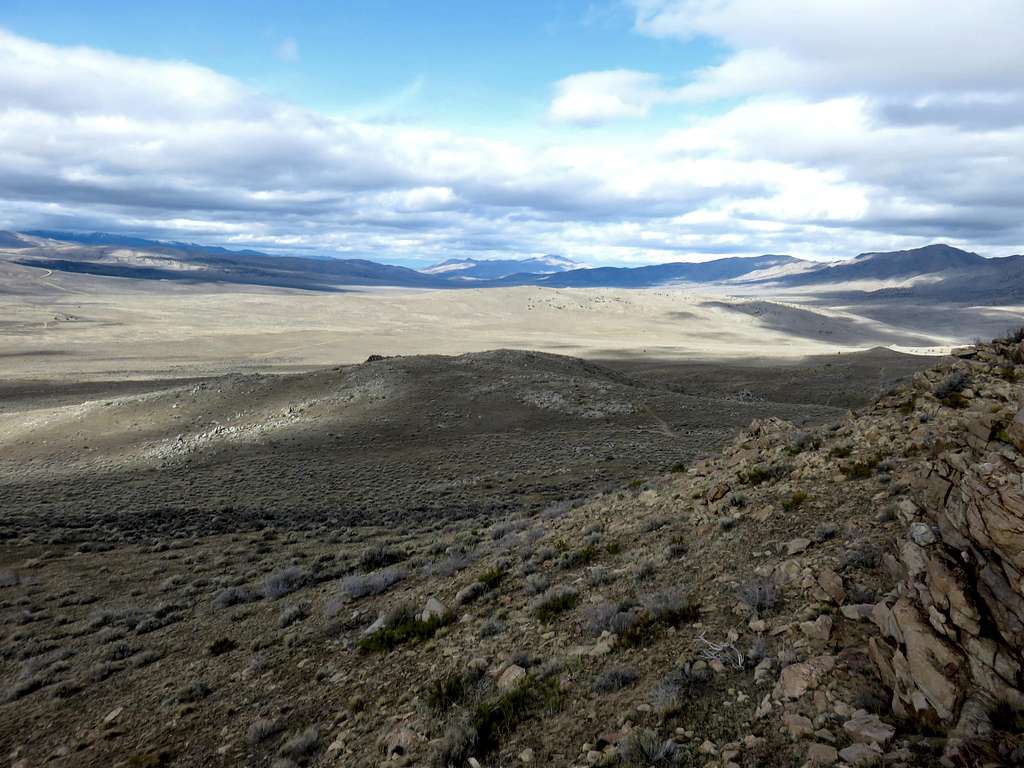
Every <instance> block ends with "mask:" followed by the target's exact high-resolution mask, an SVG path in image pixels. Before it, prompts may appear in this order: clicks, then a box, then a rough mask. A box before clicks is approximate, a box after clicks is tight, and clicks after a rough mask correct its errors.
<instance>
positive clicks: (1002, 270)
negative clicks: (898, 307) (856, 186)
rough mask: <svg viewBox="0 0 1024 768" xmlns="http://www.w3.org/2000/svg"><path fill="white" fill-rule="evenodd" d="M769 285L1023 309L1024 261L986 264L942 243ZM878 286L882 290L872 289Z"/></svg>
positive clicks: (1017, 258)
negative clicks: (1015, 304)
mask: <svg viewBox="0 0 1024 768" xmlns="http://www.w3.org/2000/svg"><path fill="white" fill-rule="evenodd" d="M765 282H766V283H767V282H770V283H771V284H772V285H774V286H780V287H805V286H806V287H813V286H818V287H826V286H827V287H830V288H834V289H835V290H837V291H839V292H843V291H846V292H851V291H856V292H858V293H863V292H870V293H871V294H872V295H874V296H877V297H878V298H880V299H881V298H887V297H895V296H899V297H902V298H911V297H916V298H921V299H926V298H933V299H936V300H944V301H962V302H966V301H972V302H978V303H985V304H994V303H999V302H1004V303H1018V302H1022V301H1024V256H1007V257H1003V258H992V259H986V258H984V257H982V256H979V255H978V254H976V253H972V252H970V251H964V250H961V249H959V248H954V247H953V246H950V245H945V244H942V243H938V244H935V245H927V246H925V247H923V248H913V249H910V250H906V251H888V252H872V253H862V254H860V255H859V256H856V257H855V258H853V259H849V260H847V261H837V262H833V263H830V264H822V265H821V266H818V267H816V268H814V269H809V270H804V271H801V272H797V273H794V274H790V275H781V276H779V277H777V278H772V279H770V280H766V281H765ZM876 283H878V284H881V285H873V284H876ZM886 283H889V284H888V285H886Z"/></svg>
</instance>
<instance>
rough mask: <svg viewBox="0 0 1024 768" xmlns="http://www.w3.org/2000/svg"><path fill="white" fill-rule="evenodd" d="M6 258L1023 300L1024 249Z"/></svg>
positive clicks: (78, 242) (195, 269) (131, 268)
mask: <svg viewBox="0 0 1024 768" xmlns="http://www.w3.org/2000/svg"><path fill="white" fill-rule="evenodd" d="M0 259H3V260H5V261H8V262H13V263H16V264H20V265H22V266H30V267H37V268H42V269H50V270H55V271H62V272H75V273H84V274H91V275H100V276H107V277H120V278H135V279H144V280H157V279H159V280H177V281H191V282H223V283H240V284H250V285H266V286H279V287H286V288H298V289H306V290H319V291H337V290H344V289H345V288H346V287H348V286H357V287H358V286H364V287H365V286H380V287H384V286H393V287H405V288H432V289H437V288H466V287H474V288H491V287H508V286H517V285H535V286H544V287H551V288H652V287H664V286H673V285H702V284H719V285H725V286H729V287H731V288H732V289H735V290H736V291H737V292H750V291H759V290H764V291H769V290H770V291H775V292H783V293H785V292H795V293H800V292H807V291H814V292H817V293H822V292H827V293H829V294H830V295H843V294H857V295H864V294H869V295H871V296H874V297H878V298H880V299H882V298H893V297H913V298H921V299H935V300H944V301H960V302H973V303H981V304H985V303H989V304H992V303H1020V302H1024V255H1018V256H1008V257H1004V258H985V257H982V256H980V255H978V254H976V253H972V252H969V251H965V250H961V249H959V248H954V247H952V246H949V245H945V244H934V245H928V246H925V247H923V248H914V249H911V250H904V251H888V252H870V253H862V254H859V255H858V256H856V257H854V258H851V259H846V260H841V261H836V262H829V263H822V262H812V261H807V260H802V259H797V258H794V257H792V256H786V255H765V256H755V257H728V258H721V259H714V260H711V261H705V262H669V263H665V264H653V265H646V266H640V267H594V268H592V267H587V266H584V265H581V264H579V263H578V262H575V261H573V260H572V259H569V258H566V257H562V256H555V255H548V256H542V257H529V258H524V259H502V260H493V261H490V260H477V259H450V260H448V261H443V262H441V263H439V264H435V265H433V266H430V267H426V268H424V269H422V270H415V269H410V268H408V267H401V266H395V265H390V264H381V263H378V262H375V261H370V260H366V259H334V258H317V257H308V256H302V257H298V256H276V255H270V254H266V253H261V252H259V251H253V250H238V251H232V250H228V249H226V248H221V247H218V246H208V245H200V244H196V243H181V242H162V241H156V240H146V239H143V238H136V237H128V236H123V235H111V234H106V233H89V234H80V233H70V232H60V231H52V230H30V231H26V232H23V233H12V232H0Z"/></svg>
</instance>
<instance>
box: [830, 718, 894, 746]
mask: <svg viewBox="0 0 1024 768" xmlns="http://www.w3.org/2000/svg"><path fill="white" fill-rule="evenodd" d="M843 730H844V731H846V733H847V734H848V735H849V737H850V738H851V739H853V740H854V741H856V742H859V743H861V744H876V745H878V746H880V747H882V748H883V749H884V748H885V747H886V746H887V745H888V744H889V742H890V741H892V739H893V736H895V735H896V729H895V728H893V727H892V726H891V725H889V724H888V723H883V722H882V721H881V720H880V719H879V718H878V715H870V714H867V713H866V712H863V710H862V711H861V713H860V714H858V715H856V716H854V717H852V718H850V719H849V720H847V721H846V722H845V723H843Z"/></svg>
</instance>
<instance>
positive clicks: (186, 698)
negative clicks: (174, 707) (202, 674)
mask: <svg viewBox="0 0 1024 768" xmlns="http://www.w3.org/2000/svg"><path fill="white" fill-rule="evenodd" d="M211 693H213V689H212V688H210V686H208V685H207V684H206V683H205V682H203V681H202V680H194V681H192V682H191V683H189V684H188V685H184V686H182V687H181V688H179V689H178V690H177V691H176V692H175V693H174V695H173V696H172V698H171V701H172V703H174V704H193V703H195V702H197V701H202V700H203V699H205V698H206V697H207V696H209V695H210V694H211Z"/></svg>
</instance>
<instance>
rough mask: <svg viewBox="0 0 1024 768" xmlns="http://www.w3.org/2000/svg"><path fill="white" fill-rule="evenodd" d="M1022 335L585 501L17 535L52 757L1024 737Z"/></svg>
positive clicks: (606, 751)
mask: <svg viewBox="0 0 1024 768" xmlns="http://www.w3.org/2000/svg"><path fill="white" fill-rule="evenodd" d="M1022 398H1024V346H1022V344H1021V340H1020V339H1016V340H1013V341H1011V340H1009V339H1004V340H1001V341H997V342H995V343H993V344H986V345H980V346H978V347H977V348H972V349H970V350H966V351H964V352H962V353H961V355H960V356H959V357H958V359H956V360H955V361H954V362H952V363H948V364H943V365H942V366H940V367H937V368H936V369H934V370H930V371H927V372H923V373H920V374H918V375H917V376H915V378H914V380H913V381H912V383H909V384H907V385H906V386H902V387H899V388H895V389H892V390H890V391H889V392H887V393H886V394H885V395H883V396H882V397H881V398H879V399H878V400H877V401H876V402H875V403H874V404H873V405H872V406H870V407H868V408H866V409H864V410H862V411H860V412H857V413H850V414H849V415H848V416H847V417H846V418H844V419H842V420H841V421H839V422H837V423H834V424H831V425H828V426H819V427H814V428H811V429H798V428H797V427H794V426H793V425H791V424H789V423H787V422H784V421H781V420H778V419H775V418H768V419H762V420H760V421H757V422H754V423H753V424H752V425H751V426H750V428H749V429H748V430H746V431H745V432H744V433H743V434H742V435H741V436H740V437H739V438H738V439H736V441H735V442H733V443H732V444H731V445H730V446H729V447H728V448H726V449H725V450H724V451H722V452H721V453H720V454H718V455H715V456H712V457H709V458H707V459H705V460H703V461H700V462H697V463H694V464H692V465H691V466H689V467H685V468H684V467H677V468H676V470H677V471H675V472H673V473H671V474H667V475H665V476H662V477H658V478H654V479H652V480H649V481H647V482H645V483H641V482H636V483H633V484H632V485H631V486H629V487H627V488H623V489H621V490H617V491H614V492H610V493H606V494H604V495H601V496H599V497H595V498H592V499H589V500H587V501H585V502H582V503H577V504H574V505H570V504H558V505H555V506H552V507H551V508H549V509H547V510H546V511H544V512H541V513H538V514H532V515H528V516H522V517H513V518H509V519H507V520H504V521H501V522H498V523H493V522H490V521H485V519H484V518H478V519H476V520H472V519H471V520H464V521H454V522H448V523H438V524H437V525H435V526H433V527H431V526H429V525H426V526H422V527H419V528H417V529H416V530H403V529H402V528H400V527H391V528H356V527H349V528H339V527H336V526H333V525H331V524H325V525H324V526H322V527H321V528H320V529H316V528H313V529H310V530H303V531H291V532H289V531H284V530H276V529H274V528H272V527H268V528H266V529H265V530H262V531H245V532H240V533H235V534H229V535H218V536H196V537H193V538H186V539H181V540H176V541H169V540H161V539H153V540H150V541H146V542H143V543H141V544H139V543H130V544H125V545H123V546H120V545H114V544H109V543H108V544H106V545H104V543H103V542H97V541H94V540H90V537H89V535H88V532H87V531H83V532H81V534H80V536H79V537H78V540H77V541H76V540H75V537H69V536H68V535H67V533H66V532H65V536H64V537H63V538H62V539H61V540H60V541H50V542H48V541H46V540H45V537H43V536H41V535H38V534H33V535H31V536H30V535H24V536H22V537H21V538H20V539H17V540H14V541H9V542H7V545H6V546H5V547H4V548H3V550H2V553H3V558H4V559H3V562H2V564H0V570H2V569H6V570H2V572H0V584H3V585H4V586H2V587H0V600H2V603H0V617H2V620H3V627H4V630H3V632H4V642H3V645H2V647H3V649H4V651H3V654H2V658H0V674H2V676H3V679H4V680H6V681H7V688H6V690H5V694H6V699H5V703H3V704H0V718H2V722H3V723H4V724H5V725H4V727H3V729H2V731H0V748H2V749H3V751H4V753H5V754H7V755H9V756H10V760H11V762H12V763H13V764H14V765H16V766H18V768H26V767H29V766H36V765H42V764H47V765H68V766H71V765H75V766H78V765H96V766H100V765H102V766H110V765H154V766H156V765H176V766H177V765H189V766H191V765H197V766H198V765H249V766H270V765H273V766H275V768H291V766H295V765H316V766H328V765H330V766H335V765H336V766H370V765H387V766H399V765H435V766H446V765H454V766H465V765H471V766H476V765H494V766H499V765H500V766H514V765H529V764H533V765H552V766H593V765H598V766H612V765H625V766H647V765H684V766H706V767H710V766H715V767H716V768H736V767H737V766H797V765H880V764H884V765H893V766H896V765H904V766H927V765H937V764H940V763H944V764H948V765H965V766H966V765H972V766H973V765H1015V764H1020V762H1021V761H1022V760H1024V747H1022V745H1021V740H1020V736H1019V734H1020V732H1021V727H1020V725H1021V721H1020V712H1021V710H1022V707H1024V701H1022V693H1021V691H1022V685H1021V683H1022V679H1021V671H1020V666H1019V665H1020V663H1021V650H1022V648H1021V639H1022V636H1024V632H1022V624H1021V617H1022V616H1024V610H1022V608H1021V606H1022V600H1024V588H1022V585H1021V569H1022V568H1024V562H1022V558H1024V555H1022V553H1024V523H1022V518H1024V509H1022V506H1021V503H1022V498H1024V487H1022V471H1024V411H1022Z"/></svg>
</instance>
